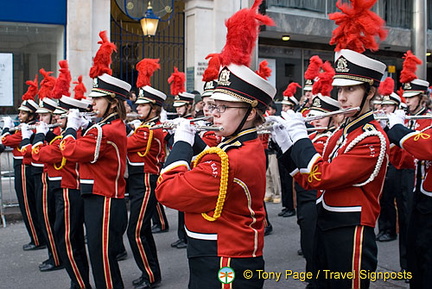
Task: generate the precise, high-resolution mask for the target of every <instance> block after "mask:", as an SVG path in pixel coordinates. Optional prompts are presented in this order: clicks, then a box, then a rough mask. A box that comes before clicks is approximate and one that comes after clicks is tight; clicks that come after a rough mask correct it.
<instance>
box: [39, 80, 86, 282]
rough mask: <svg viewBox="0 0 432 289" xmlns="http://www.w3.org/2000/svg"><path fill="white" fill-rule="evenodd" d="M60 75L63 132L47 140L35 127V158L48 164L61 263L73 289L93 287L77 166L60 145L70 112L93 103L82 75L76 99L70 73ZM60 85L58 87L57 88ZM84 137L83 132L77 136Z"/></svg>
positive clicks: (43, 130)
mask: <svg viewBox="0 0 432 289" xmlns="http://www.w3.org/2000/svg"><path fill="white" fill-rule="evenodd" d="M62 75H63V74H62V73H61V74H60V75H59V79H60V82H59V85H60V87H59V89H58V93H59V94H61V98H60V99H59V103H58V105H57V108H56V109H55V110H54V111H53V116H54V118H55V119H56V121H57V123H58V124H59V125H60V126H59V127H60V130H61V133H60V134H59V135H58V136H56V137H54V138H50V137H48V133H49V131H48V127H47V126H46V125H45V124H43V123H40V125H39V126H38V127H37V128H36V136H35V138H34V141H33V150H32V155H33V158H34V159H36V160H38V161H42V162H44V163H45V164H46V167H47V173H48V180H49V181H50V191H52V193H53V194H54V196H55V211H56V213H55V223H54V232H55V240H56V243H57V248H58V251H59V253H60V256H61V260H62V262H63V264H64V266H65V268H66V272H67V273H68V275H69V277H70V279H71V289H78V288H79V289H84V288H91V285H90V280H89V264H88V260H87V253H86V247H85V236H84V201H83V199H82V198H81V193H80V189H79V182H78V179H79V176H78V174H77V173H78V163H77V162H72V161H70V160H66V159H65V158H64V157H63V155H62V153H61V150H60V143H61V141H62V139H63V135H64V133H65V130H66V125H67V124H66V122H67V118H66V117H65V115H66V114H67V112H68V110H69V109H78V110H79V111H81V112H86V111H88V108H89V104H90V101H89V100H87V99H86V98H85V96H84V93H85V91H86V89H85V86H84V84H83V83H82V76H79V77H78V81H77V82H74V83H75V84H77V85H76V86H75V88H74V91H75V96H74V97H71V96H70V93H69V87H70V74H69V75H68V76H66V75H64V76H62ZM59 79H58V80H57V81H59ZM56 86H57V85H56ZM80 135H81V129H79V130H78V132H77V136H80Z"/></svg>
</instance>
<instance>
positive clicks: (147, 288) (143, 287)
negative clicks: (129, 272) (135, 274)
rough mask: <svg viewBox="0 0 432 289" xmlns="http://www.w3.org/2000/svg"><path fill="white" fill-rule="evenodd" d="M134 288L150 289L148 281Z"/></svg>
mask: <svg viewBox="0 0 432 289" xmlns="http://www.w3.org/2000/svg"><path fill="white" fill-rule="evenodd" d="M134 288H135V289H151V288H152V285H151V284H150V282H149V281H147V280H143V282H142V283H141V284H138V285H135V287H134Z"/></svg>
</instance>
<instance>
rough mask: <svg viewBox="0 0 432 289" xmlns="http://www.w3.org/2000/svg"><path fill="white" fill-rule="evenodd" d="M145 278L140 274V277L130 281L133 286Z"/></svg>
mask: <svg viewBox="0 0 432 289" xmlns="http://www.w3.org/2000/svg"><path fill="white" fill-rule="evenodd" d="M145 280H146V278H145V276H144V275H141V277H139V278H138V279H135V280H133V281H132V285H134V286H137V285H140V284H141V283H142V282H144V281H145Z"/></svg>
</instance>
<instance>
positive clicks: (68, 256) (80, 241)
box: [54, 187, 91, 288]
mask: <svg viewBox="0 0 432 289" xmlns="http://www.w3.org/2000/svg"><path fill="white" fill-rule="evenodd" d="M54 195H55V202H56V220H55V224H54V232H55V236H56V240H57V247H58V250H59V252H60V256H61V259H62V261H63V264H64V266H65V268H66V272H67V273H68V275H69V277H70V278H71V280H72V282H73V283H74V284H75V285H76V286H78V287H79V288H91V286H90V278H89V263H88V260H87V253H86V247H85V240H84V238H85V237H84V201H83V199H82V198H81V193H80V191H79V190H74V189H67V188H60V187H58V188H56V189H54Z"/></svg>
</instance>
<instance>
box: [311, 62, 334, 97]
mask: <svg viewBox="0 0 432 289" xmlns="http://www.w3.org/2000/svg"><path fill="white" fill-rule="evenodd" d="M321 70H322V72H320V73H319V74H318V76H317V78H318V80H317V81H315V83H314V84H313V85H312V93H313V94H318V93H321V95H323V96H330V92H331V91H332V89H333V86H332V82H333V76H334V75H335V70H334V68H333V66H332V65H331V63H330V62H329V61H326V62H324V63H323V65H322V66H321Z"/></svg>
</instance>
